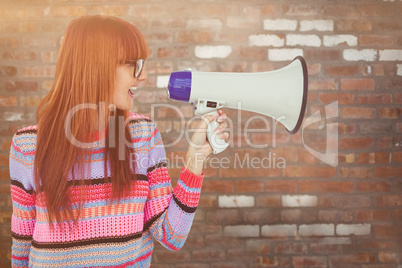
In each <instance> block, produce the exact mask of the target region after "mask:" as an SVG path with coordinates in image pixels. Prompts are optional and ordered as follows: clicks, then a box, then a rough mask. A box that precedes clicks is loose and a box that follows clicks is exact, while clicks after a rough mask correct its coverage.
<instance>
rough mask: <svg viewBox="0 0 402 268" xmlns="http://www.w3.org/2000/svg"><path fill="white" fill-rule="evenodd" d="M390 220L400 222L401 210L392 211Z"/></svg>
mask: <svg viewBox="0 0 402 268" xmlns="http://www.w3.org/2000/svg"><path fill="white" fill-rule="evenodd" d="M392 220H394V221H402V209H395V210H393V211H392Z"/></svg>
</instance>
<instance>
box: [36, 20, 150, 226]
mask: <svg viewBox="0 0 402 268" xmlns="http://www.w3.org/2000/svg"><path fill="white" fill-rule="evenodd" d="M147 56H148V48H147V45H146V42H145V40H144V37H143V36H142V34H141V33H140V32H139V31H138V29H137V28H136V27H134V26H133V25H131V24H130V23H128V22H126V21H124V20H122V19H119V18H115V17H107V16H100V15H93V16H83V17H80V18H77V19H75V20H73V21H72V22H71V23H70V24H69V25H68V27H67V30H66V32H65V35H64V37H63V41H62V44H61V48H60V51H59V54H58V60H57V65H56V73H55V80H54V84H53V87H52V89H51V91H50V92H49V94H48V95H47V96H46V97H45V98H44V99H43V100H42V101H41V102H40V104H39V106H38V109H37V122H38V123H37V146H36V147H37V148H36V155H35V164H34V176H35V185H36V189H35V191H36V193H37V195H38V197H40V196H41V198H42V200H43V202H44V203H45V205H46V208H47V212H48V220H49V222H50V224H51V226H53V223H54V222H57V223H61V222H63V221H66V220H67V221H68V222H69V223H70V222H71V221H73V222H77V220H78V219H79V217H80V211H81V208H82V206H81V204H82V200H83V199H84V198H85V190H83V189H85V187H83V186H85V182H86V181H88V180H87V179H88V178H87V179H85V178H84V176H88V173H86V172H87V171H88V167H86V164H85V162H88V161H86V160H85V159H87V157H88V156H89V159H91V158H90V154H91V150H88V148H80V146H77V144H74V143H72V142H71V137H68V136H67V135H66V131H65V124H66V123H67V121H68V117H69V115H71V114H72V113H71V111H73V110H74V108H76V107H79V105H83V104H84V105H92V106H91V107H94V105H96V106H95V107H98V108H100V107H101V105H99V104H100V103H102V104H103V107H106V109H103V111H101V112H102V113H103V114H104V119H105V124H104V125H105V126H106V129H105V132H106V138H105V150H104V159H105V166H104V172H105V181H106V182H109V183H111V184H112V196H111V201H112V199H115V198H117V199H118V200H119V199H120V198H121V197H122V196H123V195H124V194H125V193H128V192H129V189H130V185H131V183H132V182H133V180H135V171H134V170H133V169H132V167H131V166H130V163H129V160H130V154H132V153H133V148H128V147H127V146H126V145H125V144H124V141H122V140H119V137H120V136H121V135H120V134H119V133H121V132H122V131H124V134H123V136H125V137H126V140H127V141H130V140H131V139H130V132H129V129H128V126H125V127H124V128H123V129H122V127H121V125H120V127H119V124H116V123H113V122H111V121H110V122H109V118H119V117H120V118H123V117H124V119H125V120H126V119H127V117H128V115H129V111H123V110H119V109H117V108H115V107H114V106H113V105H112V104H114V96H115V95H114V94H115V74H116V67H117V65H118V64H120V63H121V62H124V61H125V60H126V59H130V60H135V59H140V58H141V59H146V58H147ZM110 107H111V108H110ZM109 108H110V109H109ZM73 114H74V116H73V117H72V119H71V120H70V123H71V125H70V126H71V135H72V136H73V137H74V138H75V139H76V140H77V141H80V142H88V141H94V140H93V139H92V140H91V137H92V135H91V133H94V131H96V130H99V131H101V132H102V129H98V119H99V118H98V114H99V109H97V110H94V109H79V110H77V111H76V112H75V113H73ZM99 117H101V116H99ZM66 119H67V121H66ZM110 133H113V134H114V135H112V134H110ZM113 136H114V137H113ZM120 146H124V154H125V157H124V158H125V159H124V160H123V159H122V157H121V156H120V157H119V148H121V147H120ZM89 149H90V148H89ZM106 159H109V165H110V167H109V168H110V172H111V174H110V177H109V176H107V174H108V173H107V170H108V168H107V162H108V161H106ZM131 160H132V156H131ZM89 170H91V169H90V168H89ZM69 176H72V178H71V177H70V179H69ZM70 187H76V188H77V189H80V190H79V191H80V194H79V195H78V196H80V197H79V200H77V198H76V197H75V196H73V195H72V194H71V188H70ZM77 201H78V207H77Z"/></svg>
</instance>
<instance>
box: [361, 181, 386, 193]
mask: <svg viewBox="0 0 402 268" xmlns="http://www.w3.org/2000/svg"><path fill="white" fill-rule="evenodd" d="M356 190H357V191H362V192H372V193H374V192H390V191H391V185H390V183H389V182H357V183H356Z"/></svg>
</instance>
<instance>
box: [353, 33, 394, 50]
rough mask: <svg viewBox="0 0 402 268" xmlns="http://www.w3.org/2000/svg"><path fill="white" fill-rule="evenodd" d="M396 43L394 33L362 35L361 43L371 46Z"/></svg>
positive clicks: (385, 45) (386, 45) (360, 37)
mask: <svg viewBox="0 0 402 268" xmlns="http://www.w3.org/2000/svg"><path fill="white" fill-rule="evenodd" d="M393 44H394V37H393V36H392V35H361V36H359V45H361V46H371V47H389V46H392V45H393Z"/></svg>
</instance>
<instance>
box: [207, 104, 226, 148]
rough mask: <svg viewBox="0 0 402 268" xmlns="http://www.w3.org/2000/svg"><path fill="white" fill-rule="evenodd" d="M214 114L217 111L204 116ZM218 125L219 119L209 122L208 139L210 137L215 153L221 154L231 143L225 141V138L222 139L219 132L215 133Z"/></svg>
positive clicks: (209, 140)
mask: <svg viewBox="0 0 402 268" xmlns="http://www.w3.org/2000/svg"><path fill="white" fill-rule="evenodd" d="M212 114H216V112H212V113H208V114H205V115H203V116H202V117H203V118H204V116H206V115H212ZM218 126H219V123H218V121H216V120H214V121H212V122H210V123H209V125H208V128H207V139H208V142H209V144H210V145H211V147H212V150H213V153H214V154H219V153H220V152H222V151H224V150H225V149H226V148H228V146H229V143H227V142H225V140H224V139H221V138H219V137H218V134H216V133H214V131H215V129H216V128H217V127H218Z"/></svg>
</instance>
